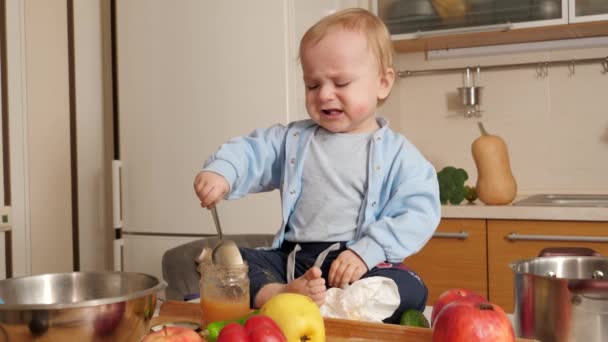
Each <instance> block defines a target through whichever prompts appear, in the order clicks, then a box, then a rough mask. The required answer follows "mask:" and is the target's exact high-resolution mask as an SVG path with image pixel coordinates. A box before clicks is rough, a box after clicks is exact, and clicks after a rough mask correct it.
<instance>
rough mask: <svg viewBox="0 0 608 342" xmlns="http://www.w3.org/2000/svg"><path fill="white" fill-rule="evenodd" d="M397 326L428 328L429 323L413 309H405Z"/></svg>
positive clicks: (421, 314)
mask: <svg viewBox="0 0 608 342" xmlns="http://www.w3.org/2000/svg"><path fill="white" fill-rule="evenodd" d="M399 324H401V325H405V326H408V327H419V328H429V327H430V324H429V321H428V320H427V319H426V317H424V314H423V313H422V312H420V311H418V310H415V309H407V310H405V311H404V312H403V314H401V319H400V320H399Z"/></svg>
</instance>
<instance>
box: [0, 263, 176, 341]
mask: <svg viewBox="0 0 608 342" xmlns="http://www.w3.org/2000/svg"><path fill="white" fill-rule="evenodd" d="M165 286H166V283H165V282H161V281H159V280H158V279H156V278H155V277H152V276H149V275H146V274H141V273H129V272H107V273H103V272H102V273H96V272H72V273H56V274H43V275H36V276H29V277H20V278H11V279H6V280H2V281H0V298H2V300H3V301H4V304H0V342H1V341H40V342H42V341H139V340H141V338H142V336H143V335H145V334H146V333H147V332H148V330H149V325H150V319H151V318H152V316H153V315H154V310H155V307H156V296H157V292H158V291H160V290H162V289H164V288H165Z"/></svg>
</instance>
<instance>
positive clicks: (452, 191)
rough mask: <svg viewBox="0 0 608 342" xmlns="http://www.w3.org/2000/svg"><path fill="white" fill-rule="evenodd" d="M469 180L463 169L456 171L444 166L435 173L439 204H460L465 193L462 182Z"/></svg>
mask: <svg viewBox="0 0 608 342" xmlns="http://www.w3.org/2000/svg"><path fill="white" fill-rule="evenodd" d="M467 179H469V175H468V174H467V172H466V171H465V170H464V169H457V168H455V167H453V166H446V167H444V168H443V169H442V170H441V171H439V172H438V173H437V180H438V181H439V200H440V201H441V204H447V202H448V201H449V202H450V203H451V204H460V202H462V201H463V200H464V197H465V195H466V191H465V189H464V182H465V181H466V180H467Z"/></svg>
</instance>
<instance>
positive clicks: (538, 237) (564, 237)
mask: <svg viewBox="0 0 608 342" xmlns="http://www.w3.org/2000/svg"><path fill="white" fill-rule="evenodd" d="M507 240H509V241H572V242H608V237H604V236H576V235H573V236H567V235H528V234H517V233H510V234H508V235H507Z"/></svg>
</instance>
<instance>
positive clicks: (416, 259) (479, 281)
mask: <svg viewBox="0 0 608 342" xmlns="http://www.w3.org/2000/svg"><path fill="white" fill-rule="evenodd" d="M445 233H447V234H448V236H447V237H446V236H443V237H439V236H438V235H445ZM460 233H466V234H468V236H467V237H466V238H462V237H459V236H458V234H460ZM449 234H456V236H449ZM435 235H436V237H433V238H432V239H431V240H430V241H429V242H428V243H427V244H426V245H425V246H424V247H423V248H422V250H420V252H418V253H417V254H415V255H413V256H410V257H408V258H406V259H405V261H404V262H405V264H406V265H407V266H409V267H411V268H412V269H414V270H415V271H416V273H418V274H419V275H420V277H421V278H422V280H423V281H424V283H425V284H426V285H427V287H428V289H429V297H428V301H427V305H433V303H434V301H435V300H436V299H437V297H439V295H440V294H441V293H442V292H443V291H445V290H448V289H452V288H467V289H471V290H474V291H475V292H477V293H479V294H482V295H484V296H487V294H488V293H487V290H488V286H487V276H488V273H487V262H486V255H487V250H486V220H473V219H442V220H441V223H440V224H439V227H438V228H437V231H436V233H435Z"/></svg>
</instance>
